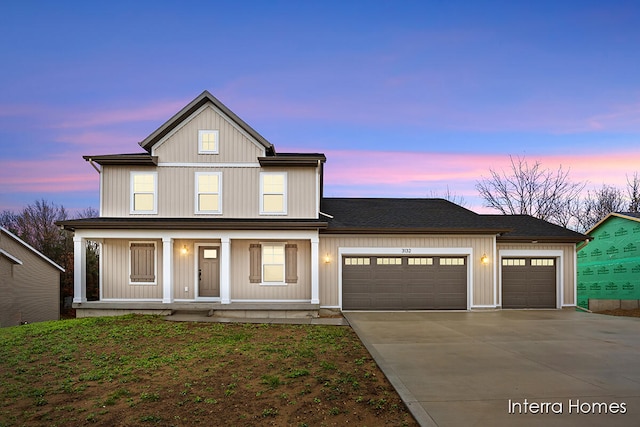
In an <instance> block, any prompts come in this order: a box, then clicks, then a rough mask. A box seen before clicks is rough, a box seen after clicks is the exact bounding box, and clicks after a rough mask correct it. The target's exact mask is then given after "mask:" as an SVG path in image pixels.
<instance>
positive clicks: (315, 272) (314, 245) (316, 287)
mask: <svg viewBox="0 0 640 427" xmlns="http://www.w3.org/2000/svg"><path fill="white" fill-rule="evenodd" d="M318 242H319V239H318V237H317V236H316V237H312V238H311V304H320V277H319V270H320V269H319V267H318V265H319V264H320V258H319V257H318Z"/></svg>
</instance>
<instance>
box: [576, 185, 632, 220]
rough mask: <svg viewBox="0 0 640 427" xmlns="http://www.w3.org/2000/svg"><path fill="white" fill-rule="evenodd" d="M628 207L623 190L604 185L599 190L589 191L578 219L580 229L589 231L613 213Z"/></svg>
mask: <svg viewBox="0 0 640 427" xmlns="http://www.w3.org/2000/svg"><path fill="white" fill-rule="evenodd" d="M626 205H627V202H626V200H625V198H624V194H623V192H622V190H620V189H619V188H616V187H613V186H611V185H605V184H603V185H602V187H601V188H600V189H598V190H594V191H588V192H587V197H585V199H584V200H583V201H582V208H581V209H580V215H579V217H578V226H579V229H580V230H582V231H586V230H589V229H590V228H591V227H593V226H594V225H596V224H597V223H598V222H599V221H600V220H602V219H603V218H604V217H606V216H607V215H609V214H610V213H611V212H620V211H623V210H625V207H626Z"/></svg>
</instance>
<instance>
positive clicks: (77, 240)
mask: <svg viewBox="0 0 640 427" xmlns="http://www.w3.org/2000/svg"><path fill="white" fill-rule="evenodd" d="M86 243H87V242H86V241H85V239H83V238H82V237H80V236H73V302H78V303H82V302H87V244H86Z"/></svg>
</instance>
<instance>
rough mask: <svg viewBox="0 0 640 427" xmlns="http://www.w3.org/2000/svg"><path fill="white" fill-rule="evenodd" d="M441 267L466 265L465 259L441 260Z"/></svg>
mask: <svg viewBox="0 0 640 427" xmlns="http://www.w3.org/2000/svg"><path fill="white" fill-rule="evenodd" d="M440 265H464V258H440Z"/></svg>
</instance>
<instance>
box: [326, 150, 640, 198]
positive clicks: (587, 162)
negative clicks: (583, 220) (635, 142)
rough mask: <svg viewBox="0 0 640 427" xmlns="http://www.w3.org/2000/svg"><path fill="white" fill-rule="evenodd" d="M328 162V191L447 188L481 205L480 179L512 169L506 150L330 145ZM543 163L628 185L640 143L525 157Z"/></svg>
mask: <svg viewBox="0 0 640 427" xmlns="http://www.w3.org/2000/svg"><path fill="white" fill-rule="evenodd" d="M325 154H326V155H327V164H326V166H325V175H324V182H325V194H326V195H327V196H333V197H336V196H361V197H439V196H443V195H444V193H445V192H446V190H447V188H448V189H449V190H450V191H451V193H452V194H453V195H455V196H462V197H465V198H468V199H469V200H470V202H471V203H472V204H473V205H475V208H476V210H478V207H479V206H481V204H482V202H481V200H479V199H478V192H477V190H476V188H475V185H476V182H477V181H479V180H481V179H483V178H488V177H489V176H490V169H494V170H496V171H502V170H504V171H505V172H507V173H509V171H510V167H511V166H510V160H509V157H508V156H507V155H494V154H478V153H475V154H474V153H468V154H458V153H426V152H380V151H354V150H336V151H328V152H326V153H325ZM525 159H526V160H527V161H528V162H529V163H530V164H532V163H534V162H536V161H539V162H540V163H541V165H542V166H543V167H544V168H548V169H551V170H556V169H558V168H559V167H560V166H562V168H563V169H564V170H567V169H568V170H569V178H570V179H571V180H572V181H573V182H584V183H586V184H587V186H586V189H589V188H594V187H599V186H601V185H602V184H603V183H606V184H607V185H613V186H616V187H619V188H624V187H625V185H626V176H627V175H631V174H632V173H633V172H635V171H640V163H639V162H638V160H640V149H638V150H635V151H629V152H622V151H621V152H611V153H608V154H607V155H602V154H583V155H571V156H569V155H562V156H560V155H548V156H535V157H526V158H525Z"/></svg>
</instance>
